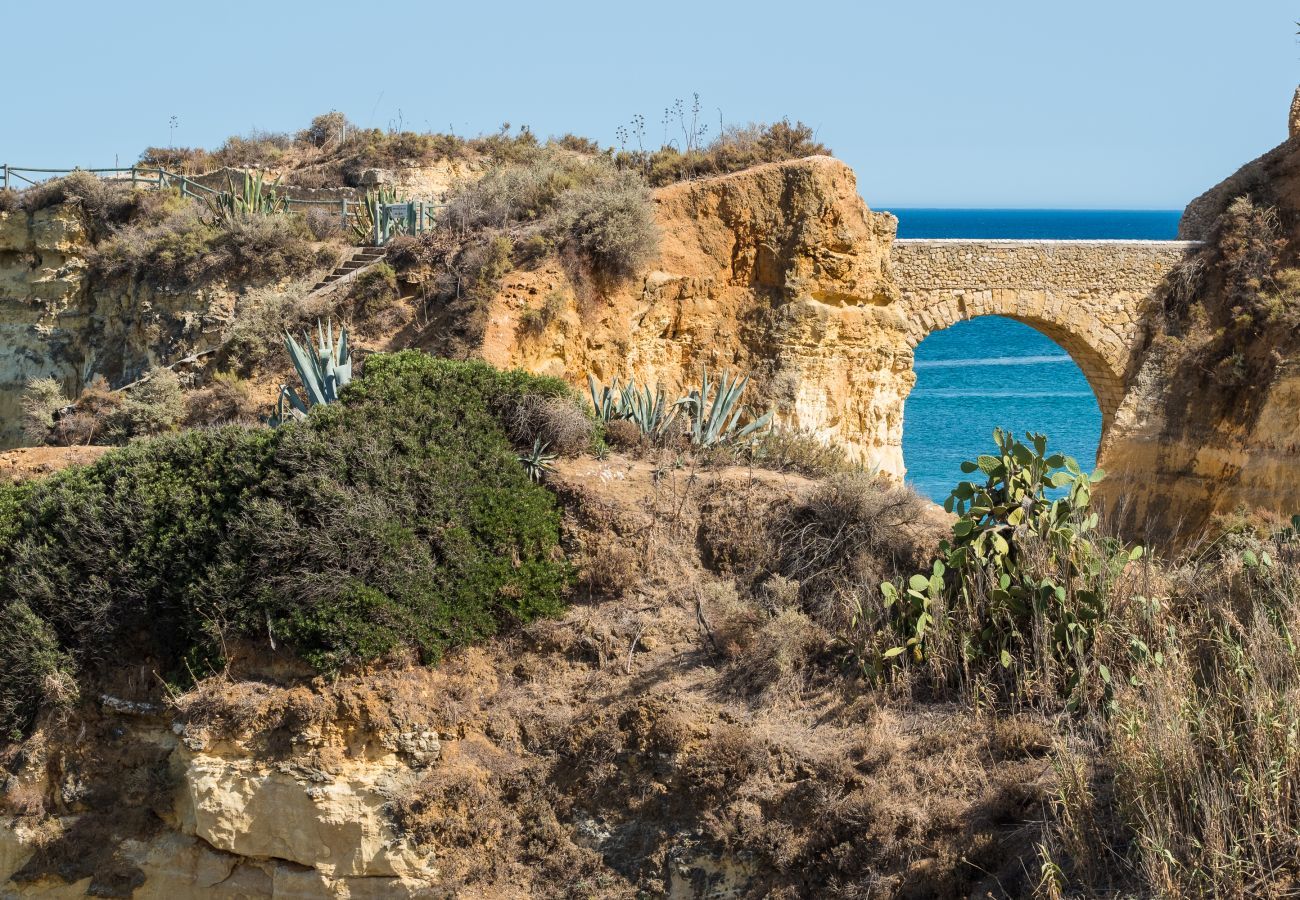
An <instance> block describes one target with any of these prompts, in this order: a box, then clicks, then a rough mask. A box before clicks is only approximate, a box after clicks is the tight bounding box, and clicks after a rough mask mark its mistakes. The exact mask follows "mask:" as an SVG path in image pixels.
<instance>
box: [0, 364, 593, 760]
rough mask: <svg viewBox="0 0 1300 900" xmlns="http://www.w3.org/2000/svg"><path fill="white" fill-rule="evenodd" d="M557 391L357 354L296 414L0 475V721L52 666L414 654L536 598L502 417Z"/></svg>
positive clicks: (30, 707)
mask: <svg viewBox="0 0 1300 900" xmlns="http://www.w3.org/2000/svg"><path fill="white" fill-rule="evenodd" d="M565 390H566V389H565V387H564V386H563V384H562V383H560V382H557V381H554V380H551V379H539V378H534V377H532V376H528V375H525V374H523V373H503V372H498V371H496V370H495V369H492V368H491V367H490V366H487V365H486V364H483V363H465V362H452V361H448V360H437V359H433V358H430V357H428V356H425V355H423V354H420V353H416V352H405V353H399V354H394V355H387V356H385V355H380V356H374V357H371V358H370V359H369V360H368V362H367V367H366V372H365V375H364V377H362V378H360V379H358V380H357V381H356V382H354V383H353V384H352V385H351V386H350V387H349V389H348V390H347V391H345V393H344V396H343V402H342V403H339V404H333V405H330V406H329V407H322V408H319V409H317V410H316V411H314V412H313V413H312V415H311V416H310V417H309V419H308V420H307V421H306V422H304V423H303V424H300V425H295V426H289V427H285V428H281V429H278V430H275V431H271V430H264V429H258V430H244V429H240V428H235V427H230V428H224V429H219V430H208V431H191V432H186V433H183V434H180V435H175V436H171V437H165V438H159V439H155V440H152V441H147V442H142V443H138V444H134V445H132V446H129V447H126V448H123V449H122V450H119V451H117V452H114V453H111V454H109V455H107V456H105V457H104V458H102V459H101V460H100V461H99V462H97V463H95V464H94V465H92V466H88V467H85V468H79V469H73V470H69V471H65V472H62V473H59V474H57V475H55V476H53V477H51V478H49V479H47V480H45V481H42V482H37V483H34V484H30V485H26V486H21V487H8V488H3V489H0V613H2V614H3V616H2V617H0V633H7V632H8V631H10V630H23V631H24V632H26V633H29V634H30V635H31V638H30V640H29V641H28V642H27V643H26V644H23V645H15V644H12V643H11V644H10V645H9V646H8V647H7V648H6V651H5V652H4V653H0V735H3V734H5V733H9V732H11V731H12V730H13V729H15V728H19V729H21V728H23V727H26V726H27V725H28V724H29V723H30V720H31V717H32V715H33V714H34V712H35V710H36V709H37V708H38V707H39V705H40V704H41V703H42V702H43V701H44V702H49V701H51V700H54V699H58V698H54V697H51V696H49V690H50V687H51V685H53V686H54V687H59V686H60V685H61V684H65V682H66V679H61V678H58V677H54V678H52V677H49V676H50V673H51V672H52V671H55V670H57V671H59V672H65V673H66V672H74V671H75V672H76V673H78V674H80V675H82V676H84V675H85V674H87V673H88V672H93V670H94V669H96V668H97V667H100V666H105V665H111V664H113V663H114V662H116V661H119V660H121V659H124V658H130V659H141V658H147V659H152V660H156V661H157V664H158V665H159V666H160V668H161V670H163V671H172V672H183V671H186V669H187V666H188V670H190V671H193V672H196V673H199V674H201V673H202V672H203V671H205V670H207V669H208V668H210V667H212V666H216V665H219V664H220V661H221V658H222V652H223V648H224V647H226V646H227V645H228V643H229V642H230V641H231V640H233V639H236V638H238V639H244V640H251V641H254V642H258V643H261V644H262V645H264V646H265V647H267V648H268V649H269V648H271V647H273V646H274V647H288V648H290V649H291V650H293V651H295V652H297V653H298V654H300V655H301V656H302V657H303V658H305V659H306V660H307V661H309V662H310V663H312V664H314V665H315V666H317V667H318V668H320V669H322V670H328V669H337V668H338V667H341V666H344V665H348V664H353V663H364V662H368V661H372V660H376V659H378V658H381V657H384V656H387V655H391V654H394V653H413V654H416V655H418V656H419V657H420V658H422V659H424V660H426V661H432V660H435V659H437V658H438V656H439V655H440V653H441V652H442V651H443V650H444V649H445V648H447V647H449V646H454V645H457V644H463V643H465V642H468V641H472V640H476V639H479V638H482V637H485V636H487V635H490V634H493V633H494V632H496V631H497V630H498V629H499V628H500V627H502V626H503V625H506V624H508V623H511V622H517V621H528V620H530V619H532V618H534V617H536V616H539V615H545V614H548V613H553V612H556V611H557V610H558V609H559V608H560V606H561V602H562V599H561V598H562V593H563V590H564V588H565V586H566V583H567V579H568V577H569V571H568V567H567V564H566V563H564V562H563V558H562V555H561V554H560V553H559V550H558V541H559V518H558V513H557V511H556V507H555V503H554V500H553V498H552V496H551V495H550V494H549V493H548V492H547V491H545V490H544V489H542V488H540V487H538V486H536V485H533V484H532V483H531V482H530V481H529V480H528V478H527V476H526V475H525V473H524V470H523V468H522V467H521V466H520V465H519V462H518V460H517V459H516V456H515V453H514V451H513V449H512V448H511V446H510V444H509V441H508V440H507V437H506V433H505V431H504V429H503V426H502V424H501V423H502V419H503V417H504V416H506V415H507V414H508V413H509V411H510V410H511V409H513V408H514V406H515V405H517V403H518V401H519V400H520V399H521V398H522V397H524V396H525V395H530V394H541V395H544V396H549V395H555V394H559V393H563V392H564V391H565ZM32 622H35V623H38V624H37V625H35V626H32V627H27V626H23V627H22V628H21V629H19V625H22V623H28V624H30V623H32ZM14 623H17V624H14ZM42 636H45V637H42ZM47 637H48V638H49V639H48V640H47V639H46V638H47ZM60 692H61V693H62V694H66V693H67V691H66V690H64V689H62V688H60Z"/></svg>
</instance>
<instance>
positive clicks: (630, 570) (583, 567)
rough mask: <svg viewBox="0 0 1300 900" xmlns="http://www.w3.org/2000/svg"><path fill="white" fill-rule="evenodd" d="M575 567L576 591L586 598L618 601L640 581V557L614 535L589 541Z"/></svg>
mask: <svg viewBox="0 0 1300 900" xmlns="http://www.w3.org/2000/svg"><path fill="white" fill-rule="evenodd" d="M577 564H578V589H579V591H580V592H581V593H582V594H583V595H585V596H586V597H587V598H589V599H593V600H618V599H621V598H622V597H624V596H626V595H627V593H628V592H629V591H630V590H631V589H632V588H633V587H634V586H635V585H636V584H637V582H639V581H640V580H641V570H642V558H641V554H640V553H638V552H637V550H636V549H634V548H633V547H631V546H629V544H628V542H627V541H625V540H623V539H621V538H619V537H618V536H617V535H610V536H601V537H593V538H592V539H589V540H588V541H587V542H586V546H585V547H584V548H583V552H582V554H581V555H580V556H579V558H578V560H577Z"/></svg>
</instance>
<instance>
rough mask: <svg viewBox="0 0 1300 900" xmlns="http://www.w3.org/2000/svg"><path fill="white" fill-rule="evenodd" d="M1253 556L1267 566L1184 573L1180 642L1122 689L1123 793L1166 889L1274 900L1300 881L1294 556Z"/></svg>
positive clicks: (1291, 550)
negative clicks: (1267, 560) (1214, 574)
mask: <svg viewBox="0 0 1300 900" xmlns="http://www.w3.org/2000/svg"><path fill="white" fill-rule="evenodd" d="M1244 552H1245V551H1243V554H1244ZM1250 552H1252V553H1255V554H1256V557H1258V556H1259V555H1260V554H1261V553H1263V552H1270V558H1271V559H1272V560H1273V561H1274V564H1273V566H1271V567H1269V566H1263V565H1260V566H1254V567H1247V568H1244V569H1237V571H1236V572H1234V571H1233V569H1234V568H1237V567H1236V566H1233V565H1232V563H1233V562H1235V560H1230V561H1229V563H1228V565H1227V566H1223V565H1222V564H1221V563H1220V564H1219V565H1218V566H1216V568H1219V573H1218V577H1217V578H1216V577H1207V574H1208V573H1207V572H1206V571H1204V570H1198V569H1192V568H1189V569H1187V570H1185V572H1183V573H1180V574H1181V575H1182V578H1186V579H1187V580H1185V581H1184V580H1182V578H1180V579H1179V582H1177V583H1175V585H1174V588H1175V590H1176V591H1177V592H1178V593H1179V594H1181V596H1180V597H1178V599H1177V600H1175V601H1174V602H1175V604H1177V605H1176V606H1175V607H1174V609H1172V610H1171V613H1172V614H1171V616H1170V618H1172V619H1174V620H1175V621H1176V622H1177V624H1176V625H1174V626H1173V630H1174V633H1175V634H1176V641H1175V643H1174V646H1172V647H1170V648H1168V649H1167V650H1166V652H1165V653H1164V656H1163V661H1162V662H1161V663H1160V664H1156V663H1155V662H1154V661H1152V663H1150V664H1148V665H1147V666H1146V667H1144V669H1143V670H1142V671H1141V672H1140V673H1139V675H1138V682H1139V683H1138V685H1137V686H1134V685H1122V686H1121V687H1120V688H1119V689H1118V691H1117V704H1118V707H1119V711H1118V715H1117V716H1116V721H1115V723H1114V724H1113V726H1112V728H1113V731H1114V733H1113V734H1112V736H1111V739H1110V760H1111V763H1112V765H1113V766H1114V769H1115V790H1116V794H1117V798H1118V803H1119V806H1120V808H1121V809H1123V810H1125V811H1127V814H1128V817H1129V818H1130V820H1131V821H1132V822H1133V823H1134V824H1135V825H1136V832H1137V846H1136V856H1137V863H1138V866H1139V871H1140V873H1141V876H1142V879H1143V881H1144V882H1145V884H1146V885H1147V887H1148V888H1150V889H1151V890H1155V891H1157V892H1160V893H1168V894H1170V895H1181V896H1193V895H1199V896H1209V895H1213V896H1221V897H1246V896H1277V895H1281V894H1283V893H1285V892H1286V891H1287V887H1286V886H1287V885H1288V884H1294V883H1295V882H1296V879H1298V878H1300V862H1298V860H1300V805H1297V803H1296V802H1295V799H1296V797H1297V795H1300V750H1298V749H1297V743H1296V741H1297V739H1296V735H1297V734H1300V703H1298V702H1297V701H1300V652H1297V649H1296V647H1295V644H1294V635H1295V634H1296V633H1297V632H1298V631H1300V547H1297V546H1296V545H1295V544H1294V543H1291V544H1288V545H1282V546H1270V547H1267V548H1266V549H1265V550H1261V551H1255V550H1251V551H1250ZM1207 582H1208V584H1210V585H1212V586H1213V587H1212V588H1211V592H1212V593H1213V594H1214V595H1215V596H1213V597H1212V598H1207V597H1206V596H1205V594H1206V593H1207V591H1206V586H1205V585H1206V584H1207ZM1225 588H1227V590H1226V591H1225ZM1225 594H1227V596H1225ZM1233 595H1235V601H1236V602H1233V599H1234V597H1233ZM1207 599H1209V601H1210V602H1208V603H1207V602H1206V601H1207ZM1183 604H1186V605H1185V606H1184V605H1183ZM1180 607H1181V608H1180ZM1171 624H1173V623H1171Z"/></svg>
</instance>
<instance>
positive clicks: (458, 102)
mask: <svg viewBox="0 0 1300 900" xmlns="http://www.w3.org/2000/svg"><path fill="white" fill-rule="evenodd" d="M55 9H57V14H55V13H54V12H53V11H54V10H55ZM1296 18H1300V7H1296V6H1295V4H1293V3H1282V2H1280V0H1245V2H1239V3H1226V2H1223V0H1217V2H1209V0H1181V2H1172V0H1158V2H1151V0H1127V2H1114V0H1092V2H1090V3H1080V4H1074V3H1070V4H1066V3H1060V2H1051V0H1036V2H1024V0H1009V2H998V0H986V2H984V3H973V2H970V0H964V2H956V0H941V2H916V0H913V2H910V3H900V2H898V0H890V2H888V3H885V2H877V0H862V2H857V3H817V2H812V0H804V2H798V3H788V2H786V3H773V2H748V3H744V4H740V3H726V4H722V3H709V2H707V0H695V2H678V0H657V2H654V3H644V4H641V3H637V4H632V3H619V2H610V0H606V2H601V3H586V2H583V3H576V2H569V3H566V2H562V0H554V2H537V0H534V2H528V3H515V2H494V3H485V2H477V0H459V2H456V3H445V2H430V0H424V2H406V0H389V2H385V3H383V4H371V3H356V2H354V3H342V2H334V0H317V2H313V3H305V2H293V3H287V2H271V0H266V2H262V3H249V2H243V0H230V2H226V3H223V4H206V3H205V4H188V3H169V4H165V5H164V4H157V3H150V2H137V3H133V4H130V5H128V6H123V5H121V4H109V3H102V2H96V3H87V2H82V0H78V2H72V3H67V2H65V3H59V4H56V5H55V6H54V7H50V6H45V7H42V6H40V5H39V4H33V3H26V4H11V5H10V7H9V8H7V9H6V10H5V23H6V28H5V31H6V40H5V53H4V57H5V59H4V61H5V66H4V68H5V71H6V73H7V77H6V84H7V90H6V94H5V99H4V102H3V107H0V110H2V111H0V123H3V124H2V125H0V162H5V161H7V162H10V163H12V164H17V165H28V166H43V165H49V166H71V165H81V166H98V165H113V164H114V160H115V159H116V160H119V161H121V162H122V163H128V162H129V161H131V160H133V159H134V158H135V157H136V156H138V154H139V152H140V150H141V149H143V148H144V147H145V146H146V145H148V144H162V145H166V144H167V142H168V118H169V117H170V116H172V115H175V116H177V117H178V119H179V127H178V129H177V132H176V143H177V144H178V145H187V146H196V145H197V146H209V147H210V146H215V145H216V144H219V143H220V142H221V140H222V139H223V138H224V137H226V136H227V135H229V134H232V133H241V132H245V131H247V130H249V129H251V128H254V127H256V128H262V129H267V130H288V131H292V130H296V129H298V128H300V127H302V126H303V125H304V124H305V123H306V122H307V121H308V120H309V119H310V118H311V116H312V115H314V114H316V113H318V112H323V111H326V110H328V109H331V108H337V109H340V110H343V111H344V112H346V113H347V114H348V116H349V117H351V118H352V119H353V120H354V121H356V122H357V123H358V124H362V125H372V126H376V127H388V126H389V125H390V124H396V123H397V121H398V118H399V115H400V117H401V121H402V122H403V123H404V124H405V126H406V127H413V128H417V129H425V128H431V129H436V130H446V129H447V128H449V127H453V126H454V128H455V130H456V132H458V133H462V134H474V133H479V132H482V131H493V130H495V129H496V128H497V127H498V126H499V125H500V124H501V123H502V122H505V121H509V122H511V123H514V124H515V125H516V126H517V125H519V124H523V123H527V124H529V125H530V126H531V127H532V128H533V130H534V131H536V132H538V133H539V134H543V135H544V134H561V133H564V132H566V131H573V132H576V133H579V134H587V135H590V136H592V137H595V138H597V139H599V140H601V141H602V142H604V143H612V142H613V141H614V135H615V129H616V128H617V127H618V126H619V125H620V124H622V123H625V122H627V121H628V120H629V119H630V118H631V117H632V115H633V114H635V113H638V112H639V113H641V114H643V115H644V116H645V117H646V119H647V121H648V123H649V131H650V136H651V137H655V136H656V134H657V132H658V127H659V121H660V119H661V117H662V114H663V108H664V107H665V106H666V105H668V104H669V103H671V102H672V100H673V99H674V98H677V97H682V98H686V99H687V100H688V101H689V98H690V96H691V94H692V93H694V92H698V93H699V94H700V95H701V101H702V104H703V106H704V109H705V111H706V113H707V116H708V119H709V121H710V122H711V123H714V124H713V125H712V128H711V131H712V130H716V122H717V119H718V115H719V110H720V111H721V114H722V116H723V118H724V119H725V120H726V121H728V122H744V121H749V120H773V119H779V118H781V117H782V116H786V115H788V116H790V117H791V118H792V119H793V118H800V119H803V120H804V121H806V122H808V123H809V124H811V125H813V126H815V127H816V128H817V129H818V136H819V137H820V139H821V140H823V141H824V142H825V143H827V144H829V145H830V146H831V147H832V148H833V149H834V150H835V152H836V155H837V156H840V157H841V158H842V159H844V160H846V161H847V162H848V163H849V164H851V165H852V166H853V167H854V168H855V169H856V170H857V173H858V184H859V189H860V191H861V193H862V194H863V196H864V197H865V198H866V199H867V201H868V202H869V203H871V204H872V205H873V206H877V207H880V206H893V207H903V206H953V207H958V206H967V207H969V206H975V207H980V206H987V207H1080V208H1097V207H1101V208H1138V209H1142V208H1145V209H1153V208H1164V209H1170V208H1179V207H1182V206H1183V205H1185V204H1186V202H1187V201H1188V200H1190V199H1191V198H1192V197H1193V196H1195V195H1196V194H1197V193H1199V192H1200V191H1202V190H1204V189H1205V188H1207V187H1209V186H1210V185H1212V184H1213V183H1215V182H1216V181H1218V180H1220V179H1221V178H1223V177H1224V176H1226V175H1228V174H1229V173H1230V172H1232V171H1233V170H1234V169H1235V168H1237V167H1238V166H1239V165H1241V164H1242V163H1244V162H1246V161H1247V160H1249V159H1252V158H1253V157H1255V156H1257V155H1259V154H1260V153H1262V152H1263V151H1265V150H1267V149H1268V148H1270V147H1272V146H1273V145H1275V144H1276V143H1278V142H1279V141H1281V140H1282V139H1283V138H1284V137H1285V131H1286V113H1287V108H1288V105H1289V103H1290V99H1291V94H1292V92H1293V91H1294V89H1295V85H1296V83H1297V80H1298V78H1300V44H1297V43H1296V38H1295V34H1294V33H1295V31H1296V27H1295V25H1294V20H1295V19H1296Z"/></svg>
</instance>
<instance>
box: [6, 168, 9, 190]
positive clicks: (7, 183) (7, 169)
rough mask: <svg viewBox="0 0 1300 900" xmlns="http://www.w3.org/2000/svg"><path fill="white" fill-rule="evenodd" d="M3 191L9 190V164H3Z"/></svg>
mask: <svg viewBox="0 0 1300 900" xmlns="http://www.w3.org/2000/svg"><path fill="white" fill-rule="evenodd" d="M5 190H6V191H7V190H9V163H5Z"/></svg>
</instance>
